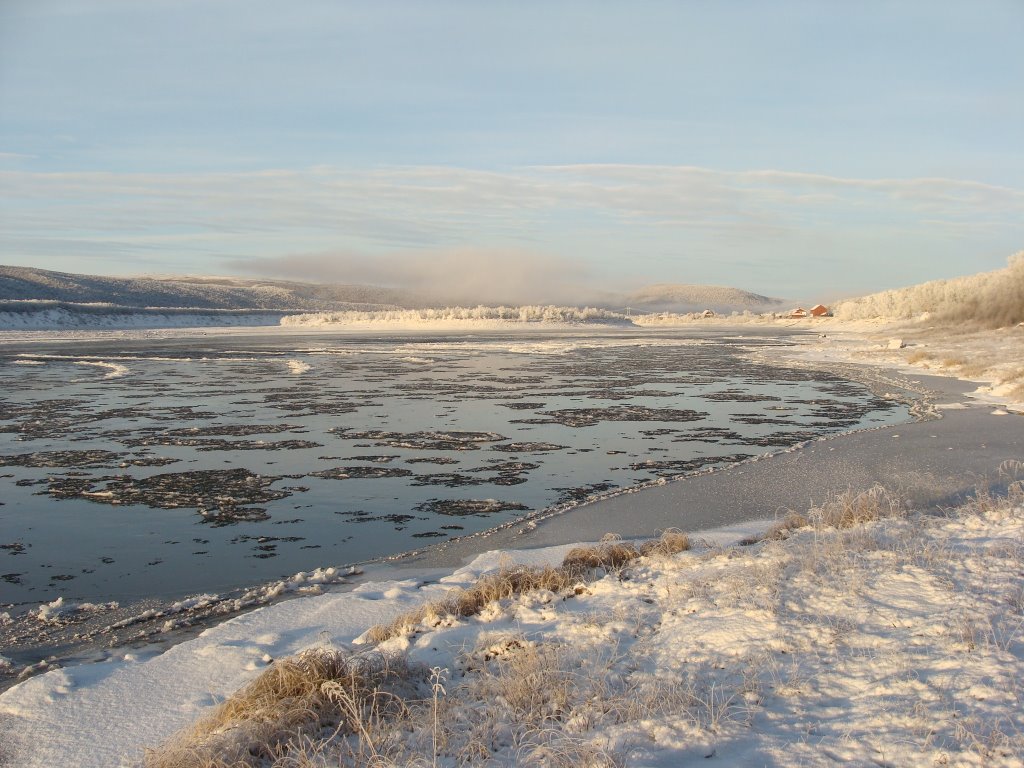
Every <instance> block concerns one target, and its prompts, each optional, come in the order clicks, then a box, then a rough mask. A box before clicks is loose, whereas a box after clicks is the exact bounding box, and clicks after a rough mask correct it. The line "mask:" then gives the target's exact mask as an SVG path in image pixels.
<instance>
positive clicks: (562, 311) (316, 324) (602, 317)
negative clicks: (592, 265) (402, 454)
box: [281, 305, 631, 329]
mask: <svg viewBox="0 0 1024 768" xmlns="http://www.w3.org/2000/svg"><path fill="white" fill-rule="evenodd" d="M524 324H529V325H542V326H545V327H559V326H576V325H581V324H587V325H592V324H597V325H627V326H628V325H630V324H631V323H630V319H629V318H628V317H626V316H625V315H623V314H621V313H617V312H610V311H608V310H604V309H596V308H594V307H556V306H518V307H485V306H483V305H479V306H476V307H443V308H439V309H394V310H386V311H375V312H353V311H347V312H315V313H307V314H301V315H292V316H290V317H284V318H282V319H281V325H282V326H285V327H295V326H303V327H309V328H364V327H377V326H381V325H383V326H395V325H397V326H403V327H412V328H416V327H424V326H427V327H432V328H476V329H479V328H514V327H517V326H519V327H521V326H523V325H524Z"/></svg>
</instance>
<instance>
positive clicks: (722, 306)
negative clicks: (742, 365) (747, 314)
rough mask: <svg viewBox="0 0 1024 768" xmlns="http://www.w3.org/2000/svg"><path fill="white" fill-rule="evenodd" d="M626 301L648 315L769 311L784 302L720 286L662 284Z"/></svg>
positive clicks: (634, 295)
mask: <svg viewBox="0 0 1024 768" xmlns="http://www.w3.org/2000/svg"><path fill="white" fill-rule="evenodd" d="M623 302H624V303H625V304H628V305H629V306H630V307H634V308H636V309H640V310H643V311H649V312H693V311H699V310H703V309H713V310H715V311H716V312H729V311H732V310H740V311H743V310H751V311H756V310H766V309H770V308H772V307H777V306H779V305H780V304H781V303H782V300H781V299H776V298H772V297H771V296H762V295H761V294H759V293H751V292H750V291H744V290H741V289H739V288H729V287H726V286H721V285H688V284H685V283H675V284H669V283H659V284H657V285H650V286H647V287H645V288H641V289H640V290H638V291H635V292H633V293H631V294H629V295H628V296H626V297H625V298H624V299H623Z"/></svg>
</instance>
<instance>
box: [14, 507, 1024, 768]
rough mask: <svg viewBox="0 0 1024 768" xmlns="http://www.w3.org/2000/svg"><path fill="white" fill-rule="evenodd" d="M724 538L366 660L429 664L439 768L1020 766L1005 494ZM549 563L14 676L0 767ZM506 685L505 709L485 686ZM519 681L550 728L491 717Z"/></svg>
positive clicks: (1013, 557) (184, 710)
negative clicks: (483, 765)
mask: <svg viewBox="0 0 1024 768" xmlns="http://www.w3.org/2000/svg"><path fill="white" fill-rule="evenodd" d="M728 538H729V539H731V541H733V542H735V540H736V532H733V533H732V535H731V537H728ZM722 543H723V538H722V537H719V538H717V539H713V540H710V541H707V542H704V543H703V544H701V543H700V542H698V546H697V547H696V548H695V550H694V551H692V552H688V553H681V554H679V555H676V556H674V557H671V558H660V559H659V558H652V559H643V560H640V561H638V562H637V563H635V564H634V565H631V566H629V567H627V568H626V569H625V570H624V571H622V572H621V573H614V574H609V575H607V576H605V577H604V578H600V579H599V580H597V581H594V582H591V583H590V584H588V585H587V586H586V587H585V588H583V589H577V594H570V595H568V596H566V595H556V594H553V593H550V592H540V593H532V594H529V595H525V596H522V597H519V598H516V599H507V600H503V601H501V602H499V603H495V604H493V605H492V606H491V608H489V609H487V610H485V611H484V613H483V614H481V615H480V616H477V617H472V618H468V619H460V620H454V619H451V618H447V619H444V620H435V621H432V622H425V623H424V624H423V625H421V626H418V627H416V628H414V629H413V630H412V631H411V633H407V634H405V635H403V636H400V637H397V638H394V639H392V640H389V641H388V642H387V643H386V644H385V646H384V647H385V648H387V649H389V650H393V651H397V652H400V653H404V654H408V656H409V657H410V658H411V659H412V660H413V661H416V662H422V663H423V664H426V665H428V666H437V667H441V668H442V669H444V670H447V672H446V673H445V675H446V678H447V686H446V687H447V695H446V700H445V712H446V715H445V718H446V720H445V722H444V724H443V725H442V726H441V727H442V728H444V729H447V730H445V731H444V744H445V745H446V746H445V750H444V752H443V754H442V755H441V758H440V762H439V764H444V765H454V764H456V763H457V761H458V758H459V756H460V755H463V756H464V755H465V754H467V751H466V750H470V751H471V750H472V749H477V748H478V746H479V743H482V742H481V741H480V739H481V733H482V732H484V731H486V732H487V733H488V734H491V735H492V736H493V738H491V737H488V738H489V739H490V741H489V743H490V744H491V749H492V752H491V757H492V758H493V759H494V760H495V761H496V763H495V764H515V763H516V762H517V761H522V760H524V759H527V758H528V757H529V756H530V755H531V754H534V757H537V756H538V755H539V754H540V753H536V754H535V753H534V752H533V751H531V750H538V749H540V750H543V749H554V748H556V747H557V749H559V750H562V752H563V753H564V754H566V755H568V756H570V757H571V756H572V755H576V756H579V757H580V758H581V759H583V760H584V761H585V760H590V759H597V756H601V755H603V756H605V758H607V759H614V760H619V761H621V762H623V763H625V764H627V765H637V766H641V765H642V766H666V767H667V766H676V765H680V764H683V763H686V762H688V761H691V760H695V759H703V758H704V757H707V756H711V755H713V756H716V757H719V758H723V759H724V760H725V761H726V762H725V763H724V764H729V765H754V764H756V765H761V764H773V765H780V766H784V765H833V764H835V763H837V762H838V763H841V762H849V763H851V764H859V765H868V764H877V765H924V764H940V763H941V764H957V765H1006V766H1011V765H1013V766H1019V765H1021V761H1024V735H1022V734H1024V709H1022V707H1021V701H1022V698H1024V686H1022V683H1021V681H1022V680H1024V631H1022V624H1024V616H1022V610H1024V507H1022V506H1021V498H1020V497H1019V496H1018V498H1016V500H1015V501H1014V502H1013V503H1005V502H1004V503H1001V504H998V503H992V504H987V503H978V504H974V505H972V506H970V507H968V508H965V509H962V510H959V511H957V512H956V513H951V514H949V515H946V516H935V515H933V516H908V517H905V518H904V517H898V518H892V519H888V520H882V521H877V522H870V523H866V524H862V525H859V526H856V527H853V528H849V529H844V530H836V529H832V528H826V527H817V528H813V529H803V530H801V531H798V532H797V533H796V534H795V535H794V536H793V537H792V538H791V539H789V540H788V541H776V542H766V543H762V544H759V545H756V546H753V547H736V546H730V547H723V546H721V544H722ZM565 550H566V548H565V547H560V548H551V549H548V550H540V551H521V552H513V553H510V554H509V555H502V554H500V553H488V554H486V555H482V556H480V557H479V558H477V560H476V561H475V562H474V563H473V564H472V565H471V566H468V567H466V568H464V569H462V570H460V571H459V572H457V573H456V574H454V575H452V576H451V577H448V578H447V579H444V580H442V582H440V583H437V584H433V585H427V586H421V585H418V584H417V583H415V582H412V581H400V582H388V583H371V584H366V585H364V586H362V587H360V588H359V589H357V590H355V591H354V592H351V593H347V594H330V595H324V596H322V597H317V598H308V599H302V600H294V601H290V602H287V603H283V604H280V605H277V606H274V607H272V608H268V609H263V610H259V611H255V612H253V613H251V614H248V615H246V616H243V617H240V618H238V619H235V620H232V621H229V622H227V623H225V624H223V625H221V626H218V627H216V628H213V629H211V630H208V631H207V632H205V633H204V634H203V635H202V636H200V637H198V638H196V639H195V640H192V641H190V642H187V643H183V644H181V645H179V646H176V647H175V648H173V649H171V650H170V651H168V652H167V653H165V654H163V655H162V656H159V657H156V658H153V659H150V660H145V661H142V660H140V661H133V660H131V659H130V658H129V659H127V660H125V661H123V662H120V663H106V664H100V665H93V666H85V667H77V668H73V669H68V670H58V671H54V672H51V673H48V674H46V675H43V676H41V677H38V678H34V679H31V680H28V681H26V682H25V683H23V684H21V685H20V686H18V687H16V688H14V689H11V690H10V691H8V692H7V693H5V694H4V695H3V696H2V697H0V713H2V716H3V718H4V730H5V733H4V736H3V742H4V743H5V744H7V745H9V746H8V747H7V749H8V751H9V757H10V762H9V764H10V765H17V766H52V765H81V766H111V765H118V764H129V765H130V764H132V763H133V762H134V761H137V760H138V759H139V758H140V757H141V754H142V748H143V746H144V745H149V746H155V745H156V744H158V743H159V742H161V741H162V740H163V739H165V738H166V737H167V736H168V735H169V734H170V733H171V732H172V731H174V730H176V729H177V728H180V727H181V726H182V725H184V724H185V723H187V722H190V721H191V720H193V719H194V718H195V717H196V716H197V715H199V714H201V713H202V712H204V711H206V710H207V709H208V707H209V706H210V705H211V704H213V703H214V702H215V701H216V700H218V699H220V698H221V697H223V696H225V695H227V694H228V693H230V692H231V691H232V690H235V689H237V688H238V687H239V686H241V685H242V684H243V683H245V682H246V681H247V680H249V679H251V678H252V677H253V676H255V675H256V674H258V673H259V671H260V670H261V669H263V668H264V667H265V666H266V664H267V663H268V662H269V661H270V659H271V658H280V657H281V656H282V655H283V654H287V653H293V652H295V651H297V650H299V649H302V648H306V647H312V646H317V645H325V644H329V645H332V646H334V647H339V646H344V645H345V644H347V643H350V642H351V641H353V640H354V639H356V637H357V636H358V635H359V634H360V633H361V632H362V631H363V630H364V629H366V628H367V627H368V626H369V625H370V624H372V623H374V622H378V621H381V620H384V619H387V618H389V617H391V616H394V615H396V614H397V613H399V612H401V611H403V610H405V609H408V608H410V607H412V606H414V605H416V604H418V603H419V602H420V601H422V600H425V599H428V598H432V597H437V596H439V595H440V594H441V593H443V592H444V591H445V590H446V589H447V588H449V587H451V586H454V585H459V584H467V583H469V582H470V581H471V580H472V579H473V578H475V577H476V576H477V575H478V574H479V573H480V572H483V571H485V570H488V569H493V568H495V567H498V566H499V565H500V564H501V562H502V559H503V558H505V557H509V558H511V559H514V560H515V561H517V562H524V561H525V562H533V563H544V562H557V561H559V560H560V559H561V557H562V555H563V553H564V552H565ZM358 649H359V646H355V650H356V651H358ZM503 665H504V667H503ZM510 671H511V672H512V674H509V672H510ZM513 680H514V681H516V682H515V684H516V686H518V687H517V689H516V691H518V693H516V692H513V691H512V690H511V689H503V688H502V686H507V685H511V684H512V681H513ZM523 685H527V686H528V687H529V686H533V687H534V689H535V690H533V692H532V693H530V692H529V691H527V693H530V696H531V697H534V698H529V697H528V698H529V700H536V701H538V702H541V703H540V704H538V706H539V707H540V709H541V710H543V708H544V707H545V706H547V705H546V704H544V703H543V702H545V701H551V700H552V696H555V697H556V698H557V700H558V702H559V703H558V707H559V711H560V712H561V714H560V715H559V717H558V718H557V720H550V719H549V718H547V717H542V716H540V715H543V712H540V715H538V714H537V712H534V713H533V714H530V713H529V712H524V711H523V710H522V708H521V707H520V708H517V707H516V706H513V705H512V704H513V703H514V702H515V701H516V700H518V699H516V696H518V695H520V694H522V693H523V691H522V688H521V687H522V686H523ZM481 702H486V706H481ZM538 717H539V719H537V718H538ZM430 723H431V721H430V718H429V717H428V718H427V719H426V720H425V721H424V722H422V723H419V724H417V722H416V721H415V720H414V721H412V722H410V723H409V724H408V727H407V728H406V727H403V729H401V733H402V734H404V735H403V736H402V739H401V741H400V743H396V744H394V745H393V747H392V748H393V750H394V754H393V757H394V759H395V760H396V762H397V764H399V765H401V764H403V762H402V760H403V759H404V758H403V757H402V754H403V751H404V750H408V752H407V753H406V754H409V755H411V754H420V755H422V754H423V750H424V749H426V750H428V752H427V753H428V754H429V750H430V749H431V748H432V747H431V746H430V745H431V744H432V739H433V738H434V733H433V730H432V729H433V726H432V724H430ZM552 728H554V729H556V730H554V731H552V730H551V729H552ZM588 756H589V757H588ZM119 761H122V762H120V763H119ZM592 764H599V763H592Z"/></svg>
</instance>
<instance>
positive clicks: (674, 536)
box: [640, 528, 690, 557]
mask: <svg viewBox="0 0 1024 768" xmlns="http://www.w3.org/2000/svg"><path fill="white" fill-rule="evenodd" d="M689 550H690V537H689V536H687V535H686V534H685V533H683V532H682V531H680V530H679V529H678V528H669V529H668V530H666V531H663V532H662V534H661V536H659V537H658V538H657V539H651V540H650V541H645V542H644V543H643V544H641V545H640V553H641V554H642V555H644V556H646V557H670V556H671V555H674V554H676V553H677V552H688V551H689Z"/></svg>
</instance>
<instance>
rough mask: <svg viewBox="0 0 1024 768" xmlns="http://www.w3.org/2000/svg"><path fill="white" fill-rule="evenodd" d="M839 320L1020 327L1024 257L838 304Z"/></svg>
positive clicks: (1023, 310)
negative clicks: (987, 269) (973, 272)
mask: <svg viewBox="0 0 1024 768" xmlns="http://www.w3.org/2000/svg"><path fill="white" fill-rule="evenodd" d="M834 312H835V315H836V317H838V318H840V319H843V320H870V319H875V318H879V319H883V320H910V319H914V318H919V317H921V316H922V315H925V316H927V318H928V320H930V321H932V322H936V323H949V324H953V323H970V324H973V325H978V326H981V327H984V328H1001V327H1003V326H1007V325H1014V324H1016V323H1021V322H1024V251H1020V252H1019V253H1016V254H1014V255H1013V256H1011V257H1010V259H1009V264H1008V265H1007V266H1006V267H1005V268H1003V269H997V270H995V271H993V272H982V273H980V274H976V275H968V276H965V277H955V278H952V279H950V280H933V281H931V282H928V283H922V284H921V285H914V286H910V287H909V288H900V289H897V290H892V291H882V292H881V293H874V294H871V295H870V296H862V297H860V298H857V299H849V300H847V301H843V302H840V303H839V304H837V305H836V306H835V308H834Z"/></svg>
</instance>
